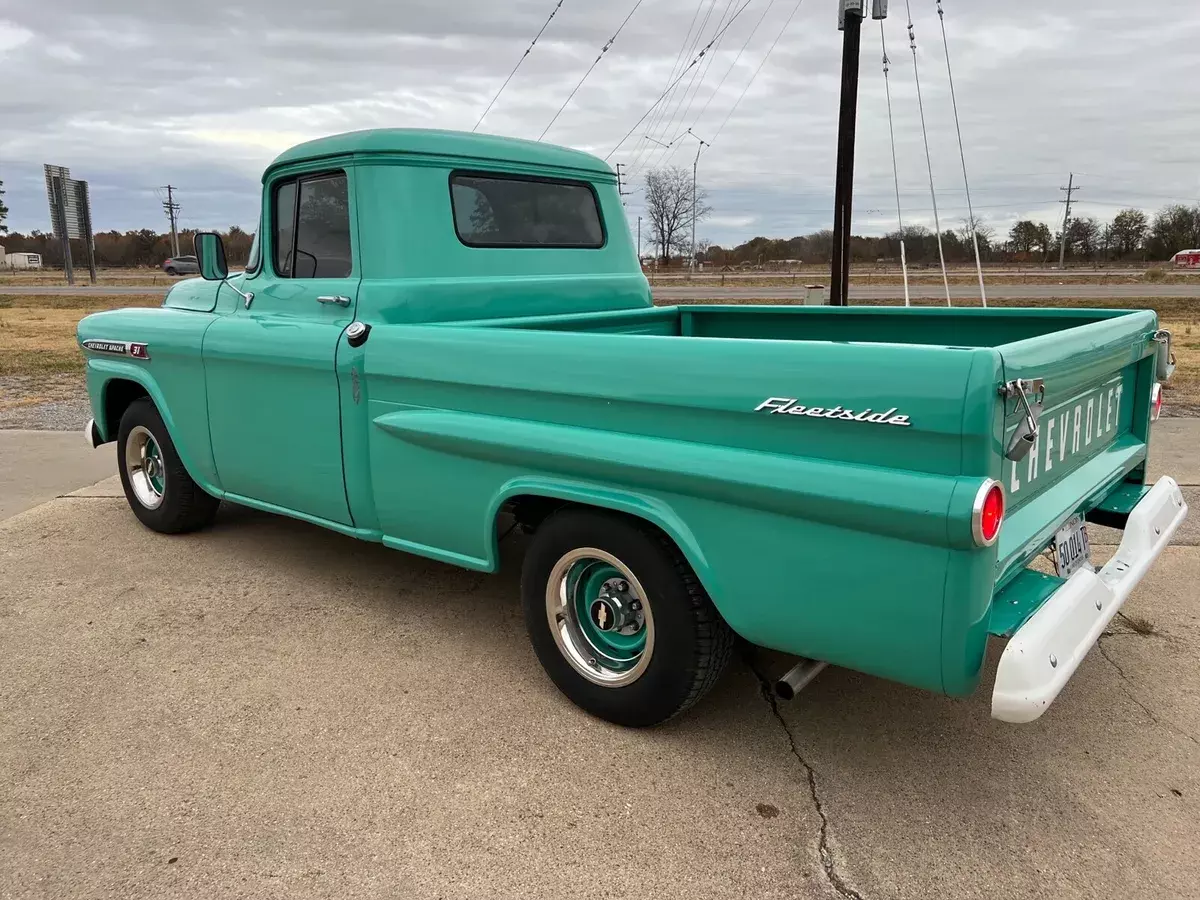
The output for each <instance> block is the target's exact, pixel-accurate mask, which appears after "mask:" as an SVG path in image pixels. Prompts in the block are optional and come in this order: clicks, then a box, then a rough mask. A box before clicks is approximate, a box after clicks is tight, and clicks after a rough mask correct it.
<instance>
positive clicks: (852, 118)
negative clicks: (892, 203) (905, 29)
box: [829, 10, 862, 306]
mask: <svg viewBox="0 0 1200 900" xmlns="http://www.w3.org/2000/svg"><path fill="white" fill-rule="evenodd" d="M861 47H862V17H861V16H860V15H858V14H857V13H855V12H853V11H851V10H847V11H846V22H845V27H844V29H843V44H842V108H841V113H840V115H839V117H838V152H837V183H836V185H835V187H834V199H833V204H834V205H833V270H832V273H831V279H832V280H831V287H830V291H829V302H830V304H831V305H833V306H846V305H847V303H848V301H849V299H850V219H851V215H850V213H851V209H852V207H853V203H854V134H855V129H856V127H857V124H858V64H859V55H860V53H859V51H860V49H861Z"/></svg>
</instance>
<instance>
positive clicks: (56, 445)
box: [0, 429, 117, 519]
mask: <svg viewBox="0 0 1200 900" xmlns="http://www.w3.org/2000/svg"><path fill="white" fill-rule="evenodd" d="M115 446H116V445H115V444H108V445H106V446H103V447H97V448H96V449H95V450H93V449H92V448H91V447H89V446H88V442H87V440H86V439H85V438H84V436H83V432H82V431H78V432H75V431H17V430H6V429H0V519H7V518H8V517H9V516H15V515H16V514H17V513H19V512H21V511H23V510H26V509H30V508H31V507H34V506H37V505H38V504H39V503H45V502H46V501H47V500H50V499H53V498H54V497H56V496H58V495H59V494H65V493H68V492H70V491H74V490H78V489H79V488H81V487H83V486H84V485H88V484H93V483H94V482H97V481H99V480H100V479H101V478H105V477H107V476H109V475H112V473H113V472H115V471H117V456H116V450H115V449H114V447H115Z"/></svg>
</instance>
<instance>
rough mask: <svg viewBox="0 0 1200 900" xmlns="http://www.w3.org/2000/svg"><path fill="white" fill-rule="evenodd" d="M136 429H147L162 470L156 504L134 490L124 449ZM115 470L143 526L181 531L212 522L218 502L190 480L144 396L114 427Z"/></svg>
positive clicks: (157, 414) (160, 417) (167, 435)
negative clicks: (149, 502)
mask: <svg viewBox="0 0 1200 900" xmlns="http://www.w3.org/2000/svg"><path fill="white" fill-rule="evenodd" d="M138 429H143V430H145V431H148V432H149V433H150V435H151V436H152V437H153V439H154V441H155V443H157V445H158V448H159V452H160V456H161V466H162V472H163V476H164V477H163V479H162V482H163V490H162V499H161V502H160V503H159V504H158V505H157V506H153V507H152V506H149V505H147V504H146V503H145V502H143V501H142V500H141V499H140V498H139V497H138V494H137V491H136V490H135V489H134V486H133V480H132V474H131V471H130V462H129V454H128V453H127V452H126V451H127V447H128V445H129V443H130V437H131V435H133V434H134V432H135V431H136V430H138ZM117 470H118V471H119V472H120V475H121V486H122V487H123V488H124V489H125V499H126V500H127V501H128V503H129V508H130V509H132V510H133V514H134V515H135V516H137V517H138V519H139V520H140V521H141V523H142V524H143V525H145V526H146V527H147V528H149V529H151V530H153V531H158V532H161V533H162V534H183V533H185V532H188V531H196V530H197V529H200V528H205V527H207V526H208V525H211V524H212V521H213V519H214V518H215V517H216V514H217V507H218V506H220V505H221V501H220V500H218V499H217V498H216V497H213V496H211V495H210V494H206V493H205V492H204V491H203V489H201V487H200V486H199V485H198V484H196V482H195V481H193V480H192V476H191V475H189V474H188V471H187V469H185V468H184V467H183V463H182V462H181V461H180V459H179V453H178V452H177V451H176V450H175V443H174V441H172V440H171V435H170V433H169V432H168V431H167V426H166V425H165V424H163V420H162V416H161V415H159V412H158V409H157V408H156V407H155V405H154V403H153V402H152V401H151V400H150V398H148V397H142V398H140V399H138V400H134V401H133V402H132V403H131V404H129V407H128V408H127V409H126V410H125V414H124V415H123V416H121V425H120V427H119V428H118V430H117Z"/></svg>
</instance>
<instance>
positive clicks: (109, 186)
mask: <svg viewBox="0 0 1200 900" xmlns="http://www.w3.org/2000/svg"><path fill="white" fill-rule="evenodd" d="M556 2H557V0H505V2H503V3H501V2H496V0H451V2H447V0H437V2H435V0H401V2H393V3H386V2H382V0H373V2H369V0H339V2H337V3H329V2H328V0H319V2H318V0H289V2H287V3H284V2H281V0H260V2H256V3H246V2H244V0H243V2H236V3H234V2H229V3H227V2H225V0H206V2H205V3H201V4H186V3H185V4H178V3H174V4H157V3H155V4H151V3H148V2H138V0H103V2H102V3H98V2H96V0H49V2H42V3H28V2H24V3H18V2H17V0H0V179H2V180H3V181H4V182H5V188H6V190H7V192H8V193H7V196H6V198H5V199H6V201H7V203H8V206H9V208H10V216H9V222H8V224H9V226H10V228H11V229H12V230H22V231H28V230H31V229H34V228H40V229H42V230H48V229H49V221H48V212H47V210H46V200H45V187H44V182H43V180H42V171H41V164H42V163H43V162H50V163H55V164H58V165H65V166H69V167H70V168H71V171H72V174H73V175H74V176H75V177H76V178H84V179H87V180H89V182H90V183H91V189H92V203H93V210H94V219H95V225H96V227H97V230H105V229H109V228H116V229H122V230H124V229H129V228H141V227H153V228H160V227H163V226H164V224H165V219H164V216H163V213H162V210H161V206H160V200H161V193H162V192H161V190H160V188H161V186H162V185H165V184H167V183H168V182H170V183H171V184H173V185H175V186H176V187H177V188H178V201H179V202H180V203H181V204H182V206H183V211H182V222H183V224H184V225H185V226H190V227H221V228H224V227H226V226H228V225H230V224H240V225H242V226H243V227H247V228H253V227H254V225H255V219H256V217H257V212H256V210H257V198H256V191H257V182H258V177H259V174H260V173H261V170H262V168H263V166H264V165H265V164H266V163H268V162H269V161H270V160H271V159H272V158H273V157H274V155H275V154H276V153H278V152H279V151H281V150H283V149H285V148H286V147H288V146H289V145H291V144H293V143H296V142H298V141H301V140H305V139H308V138H311V137H316V136H319V135H323V134H329V133H332V132H338V131H348V130H353V129H359V128H371V127H379V126H414V127H437V128H461V129H470V128H472V127H473V126H474V125H475V123H476V121H477V120H478V118H479V116H480V114H481V112H482V111H483V109H484V107H485V106H486V105H487V103H488V101H489V100H490V99H491V97H492V96H493V95H494V94H495V92H496V91H497V89H498V88H499V86H500V84H501V83H502V82H503V80H504V78H505V77H506V76H507V75H508V73H509V72H510V71H511V70H512V68H513V66H514V64H515V63H516V61H517V60H518V58H519V57H520V56H521V54H522V53H523V52H524V50H525V48H526V47H527V46H528V45H529V42H530V40H531V39H532V38H533V36H534V34H535V33H536V32H537V30H538V28H539V27H541V25H542V23H543V22H544V21H545V19H546V17H547V15H548V14H549V13H550V11H551V10H552V9H553V8H554V6H555V3H556ZM635 2H636V0H601V2H596V0H588V2H585V0H563V2H562V3H561V4H560V8H559V9H558V11H557V14H556V16H555V17H554V18H553V19H552V20H551V22H550V24H549V26H548V27H547V28H546V30H545V33H544V34H543V36H542V38H541V40H540V41H539V42H538V44H537V46H536V47H535V48H534V50H533V51H532V53H530V54H529V56H528V57H527V58H526V59H525V62H524V64H523V65H522V66H521V68H520V69H519V71H518V72H517V74H516V76H515V77H514V78H513V80H512V82H511V83H510V84H509V86H508V88H507V89H506V90H505V91H504V92H503V94H502V95H501V96H500V98H499V100H498V101H497V103H496V104H495V106H494V107H493V108H492V110H491V112H490V113H489V114H488V116H487V118H486V119H485V120H484V122H483V125H482V126H481V130H484V131H491V132H495V133H499V134H509V135H518V136H522V137H530V138H537V137H538V136H539V135H540V134H541V133H542V131H543V129H544V128H545V127H546V126H547V124H548V123H549V122H550V121H551V119H552V118H553V117H554V115H555V112H556V111H557V110H558V109H559V107H560V106H562V104H563V102H564V100H566V98H567V96H568V95H569V94H570V93H571V91H572V89H573V88H575V86H576V85H577V84H578V82H579V80H580V78H581V77H582V76H583V74H584V72H585V71H586V70H587V68H588V67H589V66H590V65H591V64H592V62H593V60H594V59H595V58H596V56H597V54H598V53H599V52H600V49H601V47H602V46H604V44H605V42H606V41H607V40H608V38H610V37H611V36H612V35H613V33H614V32H615V31H616V30H617V28H618V27H619V26H620V25H621V23H622V20H624V19H625V18H626V16H627V15H628V14H629V12H630V9H631V8H633V7H634V4H635ZM911 3H912V14H913V19H914V23H915V27H916V34H917V41H918V61H919V66H920V74H921V84H922V89H923V93H924V100H925V109H926V117H927V120H928V126H929V135H930V145H931V153H932V157H933V168H934V178H935V182H936V184H937V186H938V198H939V204H940V205H941V207H942V214H943V220H944V222H949V223H951V224H954V225H958V224H960V223H961V220H962V219H963V218H964V217H965V215H966V207H965V197H964V192H963V178H962V170H961V166H960V163H959V157H958V150H957V143H956V140H955V135H954V118H953V111H952V107H951V103H950V94H949V88H948V83H947V75H946V61H945V55H944V53H943V50H942V43H941V32H940V30H939V26H938V17H937V11H936V4H935V0H911ZM944 6H945V8H946V24H947V29H948V32H949V40H950V53H951V59H952V61H953V63H954V75H955V84H956V88H957V92H958V100H959V110H960V114H961V118H962V129H963V136H964V139H965V142H966V146H967V163H968V167H969V171H970V175H971V187H972V191H973V196H974V200H975V204H976V207H977V213H978V215H979V216H980V218H983V219H985V220H986V221H987V222H988V223H989V224H991V225H993V226H995V227H997V228H998V229H1000V230H1007V228H1008V226H1009V224H1011V222H1012V221H1014V220H1015V219H1016V218H1019V217H1025V216H1031V217H1034V218H1038V219H1044V220H1046V221H1051V222H1052V221H1053V220H1054V219H1055V218H1056V217H1059V216H1061V207H1060V205H1059V204H1058V202H1057V201H1058V200H1059V198H1060V197H1061V194H1060V192H1059V187H1060V186H1062V185H1065V184H1066V180H1067V174H1068V171H1071V170H1073V171H1075V172H1076V173H1079V174H1078V181H1079V182H1080V183H1082V184H1083V186H1084V190H1083V191H1082V192H1081V193H1080V195H1079V199H1080V205H1079V207H1078V209H1079V212H1080V214H1082V215H1096V216H1098V217H1100V218H1102V219H1103V218H1111V216H1112V215H1113V214H1114V213H1115V212H1116V211H1117V210H1118V209H1120V208H1121V207H1122V206H1127V205H1135V206H1141V207H1143V208H1146V209H1148V210H1154V209H1157V208H1159V207H1161V206H1162V205H1164V204H1166V203H1170V202H1197V201H1198V200H1200V150H1198V149H1197V148H1200V97H1198V95H1197V88H1196V86H1197V84H1198V83H1200V52H1197V49H1196V48H1197V47H1200V5H1197V4H1193V3H1186V4H1171V5H1170V7H1169V10H1170V12H1169V14H1163V15H1149V14H1148V13H1149V7H1148V6H1147V7H1137V6H1131V5H1130V4H1129V3H1127V2H1125V0H1086V2H1085V0H1059V2H1057V3H1052V4H1051V3H1045V2H1040V0H1008V2H1004V3H999V2H996V3H986V4H985V3H980V2H978V0H974V2H970V3H967V2H963V0H945V2H944ZM836 7H837V3H836V2H835V0H801V2H800V3H799V5H798V6H797V3H796V0H642V2H641V3H640V4H638V6H637V8H636V10H635V11H634V12H633V15H632V17H630V18H629V21H628V23H627V24H626V25H625V27H624V29H623V30H622V31H621V33H620V35H619V36H618V37H617V39H616V41H615V42H614V43H613V45H612V47H611V49H610V50H609V51H608V52H607V53H606V54H605V55H604V57H603V59H602V60H601V61H600V63H599V64H598V65H597V66H596V67H595V69H594V71H593V72H592V73H591V75H590V76H589V77H588V78H587V80H586V81H585V82H584V83H583V86H582V87H581V88H580V89H579V90H578V92H577V93H576V94H575V96H574V98H573V99H572V100H571V102H570V103H569V104H568V105H567V106H566V108H565V109H564V110H563V111H562V114H561V115H560V116H559V117H558V119H557V120H556V121H555V122H554V125H553V127H552V128H551V129H550V131H549V133H548V134H547V135H546V139H547V140H549V141H553V142H556V143H562V144H567V145H570V146H574V147H578V148H581V149H586V150H589V151H593V152H595V153H597V154H598V155H600V156H602V157H603V156H608V157H609V158H610V160H611V161H612V162H614V163H615V162H621V163H623V164H625V165H627V166H628V167H629V171H630V173H631V176H632V177H631V180H632V183H633V187H634V188H636V187H638V186H639V185H640V181H641V176H642V175H643V174H644V172H645V171H646V169H647V167H653V166H657V165H661V164H663V163H664V162H669V163H671V164H679V165H683V166H686V167H689V168H690V166H691V163H692V159H693V158H694V156H695V150H696V147H697V144H696V142H695V141H693V140H691V139H690V138H688V137H684V138H682V139H680V140H679V141H677V142H676V143H675V144H674V146H672V147H671V148H670V149H669V150H668V149H665V148H662V147H659V146H656V145H655V144H653V143H651V142H650V141H649V140H647V139H646V137H645V136H649V137H651V138H654V139H655V140H657V141H660V142H663V143H670V142H671V140H672V138H675V137H676V136H677V135H679V134H680V133H681V132H684V131H685V130H686V129H687V128H689V127H691V128H692V129H693V130H694V132H695V134H697V135H699V136H700V137H701V138H703V139H705V140H707V141H710V142H711V144H712V146H711V147H710V148H708V149H706V150H705V151H704V154H703V155H702V156H701V159H700V168H699V171H700V180H701V182H702V183H703V184H704V185H705V186H706V187H707V188H708V191H709V194H710V201H711V203H712V206H713V208H714V211H713V215H712V217H711V218H710V219H709V220H708V221H707V222H706V223H705V224H704V225H703V226H702V228H701V237H705V238H709V239H711V240H713V241H715V242H717V243H724V244H727V245H728V244H733V243H736V242H739V241H741V240H745V239H748V238H750V237H753V236H755V235H759V234H762V235H769V236H777V237H786V236H791V235H795V234H802V233H806V232H809V231H812V230H816V229H818V228H824V227H829V224H830V220H831V213H830V209H831V205H832V192H833V171H834V151H835V132H836V120H837V105H838V101H837V90H838V75H839V59H840V50H841V39H840V36H839V34H838V32H837V30H836ZM891 7H892V9H891V12H892V15H891V18H889V19H888V21H887V23H886V33H887V41H888V48H889V51H890V54H891V56H892V60H893V65H892V77H891V84H892V101H893V106H894V110H895V127H896V140H897V148H898V149H897V152H898V157H899V163H900V190H901V201H902V206H903V210H904V215H905V217H906V220H907V221H908V222H910V223H925V224H932V211H931V201H930V196H929V182H928V175H927V172H926V168H925V155H924V148H923V144H922V138H921V128H920V119H919V115H918V109H917V98H916V90H915V82H914V77H913V59H912V56H911V54H910V52H909V47H908V37H907V33H906V30H905V25H906V13H905V9H904V3H902V2H897V0H892V3H891ZM739 9H740V10H741V11H740V13H739V12H738V10H739ZM735 13H737V16H736V18H733V17H734V15H735ZM731 19H732V24H731V25H729V24H728V23H729V22H730V20H731ZM789 19H790V24H789ZM726 25H728V28H726V30H725V31H724V34H723V37H722V38H721V39H720V40H719V41H718V42H717V43H716V44H715V46H714V49H713V50H712V51H711V52H710V53H709V54H708V55H706V56H705V58H704V60H703V62H702V63H701V64H700V65H697V66H696V67H694V68H693V69H692V70H691V71H690V72H689V73H688V75H687V77H685V78H684V79H683V81H682V82H681V83H680V85H679V86H678V88H677V89H676V90H675V91H674V92H673V93H672V94H669V95H668V97H667V100H666V101H665V102H663V103H662V104H660V106H659V107H658V108H657V109H656V110H654V111H652V112H651V113H650V115H649V116H648V117H647V118H646V119H645V121H644V122H643V124H642V125H641V126H639V127H637V128H634V126H635V123H637V122H638V120H639V119H640V118H641V117H642V116H643V114H645V113H646V112H647V110H649V109H650V108H651V104H653V103H654V101H655V99H656V98H658V97H659V96H660V94H662V92H663V90H664V88H665V87H666V86H667V85H668V84H669V83H670V81H671V80H672V74H673V72H674V73H678V71H679V64H677V62H678V61H679V59H680V57H681V55H682V57H683V61H682V64H681V65H686V64H687V62H689V61H690V60H691V58H692V57H693V56H694V55H695V53H697V52H699V50H700V49H701V48H703V47H704V46H705V45H706V44H707V43H708V42H709V41H710V40H711V39H712V38H713V37H714V36H715V35H716V34H717V33H718V32H719V31H720V30H721V29H722V28H724V27H725V26H726ZM785 25H786V27H785ZM689 30H690V33H691V36H690V37H689ZM776 41H777V43H775V42H776ZM773 43H775V46H774V50H773V51H771V47H772V44H773ZM769 51H770V52H769ZM880 57H881V52H880V32H879V27H878V24H877V23H873V22H868V23H867V25H866V26H865V32H864V43H863V63H862V96H861V103H860V107H859V123H860V130H859V155H858V178H857V190H858V195H857V203H856V210H855V231H856V232H859V233H881V232H884V231H887V230H890V229H893V228H894V227H895V222H896V200H895V195H894V193H893V186H892V165H891V153H890V148H889V140H888V117H887V105H886V100H885V94H884V81H883V74H882V68H881V65H880ZM756 73H757V74H756ZM693 75H694V76H695V77H694V78H693V77H692V76H693ZM739 98H741V99H740V102H739ZM630 129H634V131H633V137H631V138H630V139H629V140H626V141H625V142H624V143H623V144H620V145H619V146H618V142H619V141H621V139H622V137H623V136H624V135H625V134H626V133H627V132H629V131H630ZM614 151H615V152H614ZM640 199H641V197H640V194H638V193H634V194H633V195H631V196H630V197H629V198H628V210H629V214H630V216H631V219H632V218H634V217H636V216H637V215H638V213H639V212H640V209H639V204H640Z"/></svg>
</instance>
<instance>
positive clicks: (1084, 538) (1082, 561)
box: [1050, 516, 1092, 578]
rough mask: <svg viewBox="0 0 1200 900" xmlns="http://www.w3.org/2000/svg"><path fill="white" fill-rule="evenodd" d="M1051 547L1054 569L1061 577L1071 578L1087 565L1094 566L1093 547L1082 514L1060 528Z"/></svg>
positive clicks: (1088, 566)
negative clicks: (1089, 541)
mask: <svg viewBox="0 0 1200 900" xmlns="http://www.w3.org/2000/svg"><path fill="white" fill-rule="evenodd" d="M1050 548H1051V549H1052V550H1053V551H1054V569H1055V571H1056V572H1058V577H1059V578H1070V577H1071V576H1072V575H1074V574H1075V573H1076V572H1078V571H1079V570H1080V569H1082V568H1084V567H1085V566H1086V567H1087V568H1089V569H1090V568H1091V567H1092V547H1091V544H1089V543H1088V533H1087V524H1086V523H1085V522H1084V520H1083V517H1082V516H1075V517H1074V518H1073V519H1071V520H1070V521H1069V522H1067V524H1066V525H1064V526H1063V527H1062V528H1060V529H1058V534H1056V535H1055V536H1054V543H1053V544H1051V545H1050Z"/></svg>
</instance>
